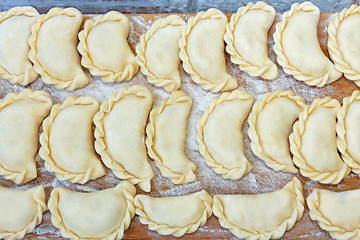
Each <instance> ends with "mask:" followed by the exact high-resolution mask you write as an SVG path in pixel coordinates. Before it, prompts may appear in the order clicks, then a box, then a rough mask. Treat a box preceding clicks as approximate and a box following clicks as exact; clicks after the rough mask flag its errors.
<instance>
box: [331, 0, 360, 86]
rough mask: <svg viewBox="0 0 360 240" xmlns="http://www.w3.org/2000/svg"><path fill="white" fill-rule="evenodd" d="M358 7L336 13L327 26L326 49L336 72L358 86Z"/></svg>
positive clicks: (359, 33) (359, 18)
mask: <svg viewBox="0 0 360 240" xmlns="http://www.w3.org/2000/svg"><path fill="white" fill-rule="evenodd" d="M359 25H360V7H359V6H357V5H351V6H350V8H349V9H347V8H345V9H344V10H342V11H341V12H340V13H336V14H335V16H334V18H333V19H332V20H331V21H330V23H329V26H328V43H327V45H328V49H329V54H330V57H331V59H332V60H333V61H334V63H335V67H336V69H337V70H338V71H340V72H343V73H344V75H345V77H346V78H347V79H350V80H353V81H355V84H356V85H358V86H360V44H359V42H360V29H359Z"/></svg>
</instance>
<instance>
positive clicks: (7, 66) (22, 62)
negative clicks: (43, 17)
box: [0, 7, 39, 86]
mask: <svg viewBox="0 0 360 240" xmlns="http://www.w3.org/2000/svg"><path fill="white" fill-rule="evenodd" d="M38 17H39V13H38V12H37V11H36V9H35V8H33V7H14V8H12V9H10V10H9V11H7V12H2V13H0V77H1V78H3V79H6V80H8V81H9V82H11V83H12V84H21V85H23V86H25V85H27V84H29V83H31V82H33V81H35V79H36V78H37V77H38V74H37V73H36V72H35V70H34V67H33V65H32V63H31V62H30V60H29V59H28V53H29V50H30V46H29V43H28V39H29V36H30V33H31V26H32V25H33V24H34V23H35V22H36V20H37V18H38Z"/></svg>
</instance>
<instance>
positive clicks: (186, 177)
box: [145, 91, 197, 184]
mask: <svg viewBox="0 0 360 240" xmlns="http://www.w3.org/2000/svg"><path fill="white" fill-rule="evenodd" d="M181 102H191V103H192V99H191V97H189V96H188V95H186V94H185V93H184V92H182V91H174V92H172V93H171V95H170V97H169V98H166V99H164V100H163V101H162V102H161V104H160V106H157V107H155V108H153V109H152V110H151V112H150V117H149V122H148V124H147V126H146V140H145V144H146V147H147V151H148V155H149V156H150V157H151V159H153V160H154V161H155V165H156V166H157V167H158V168H159V169H160V171H161V174H162V175H164V176H165V177H168V178H170V180H171V181H172V182H173V183H175V184H187V183H190V182H194V181H195V179H196V175H195V171H196V168H197V167H196V165H195V164H194V166H195V167H193V168H190V169H189V170H188V172H187V173H186V174H180V173H176V172H173V171H172V170H171V169H169V168H168V167H166V166H165V165H164V164H163V161H162V159H161V158H160V156H158V154H157V153H156V151H155V149H154V138H155V132H156V129H155V123H156V120H157V118H158V116H159V115H160V113H161V112H163V110H164V109H165V108H166V107H167V106H169V105H172V104H175V103H181Z"/></svg>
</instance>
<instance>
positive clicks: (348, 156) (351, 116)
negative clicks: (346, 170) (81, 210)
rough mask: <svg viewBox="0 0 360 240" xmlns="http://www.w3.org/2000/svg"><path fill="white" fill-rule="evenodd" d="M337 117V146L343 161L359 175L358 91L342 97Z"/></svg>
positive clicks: (359, 125)
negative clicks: (341, 104)
mask: <svg viewBox="0 0 360 240" xmlns="http://www.w3.org/2000/svg"><path fill="white" fill-rule="evenodd" d="M337 118H338V122H337V124H336V132H337V135H338V136H337V147H338V149H339V151H340V152H341V156H342V159H343V160H344V162H345V163H346V164H347V165H348V166H349V167H351V169H352V171H353V172H355V173H357V174H358V175H360V149H359V146H360V91H358V90H357V91H354V92H353V94H352V95H351V96H350V97H346V98H344V99H343V106H342V107H341V108H340V109H339V111H338V112H337Z"/></svg>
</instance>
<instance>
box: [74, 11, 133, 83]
mask: <svg viewBox="0 0 360 240" xmlns="http://www.w3.org/2000/svg"><path fill="white" fill-rule="evenodd" d="M129 32H130V23H129V19H128V18H127V17H126V16H125V15H123V14H121V13H119V12H116V11H110V12H108V13H106V14H105V15H100V16H98V17H97V18H96V20H93V19H88V20H87V21H86V22H85V25H84V30H82V31H81V32H80V33H79V39H80V42H79V45H78V50H79V52H80V54H81V55H82V58H81V64H82V65H83V66H84V67H86V68H88V69H89V70H90V72H91V74H92V75H94V76H100V77H101V79H102V80H103V81H104V82H114V81H123V80H131V79H132V77H133V76H134V75H135V74H136V73H137V71H138V70H139V66H138V65H137V64H136V62H135V56H134V54H133V53H132V51H131V49H130V46H129V44H128V42H127V38H128V36H129Z"/></svg>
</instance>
